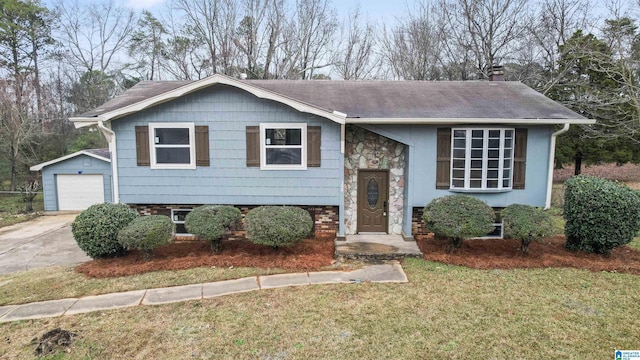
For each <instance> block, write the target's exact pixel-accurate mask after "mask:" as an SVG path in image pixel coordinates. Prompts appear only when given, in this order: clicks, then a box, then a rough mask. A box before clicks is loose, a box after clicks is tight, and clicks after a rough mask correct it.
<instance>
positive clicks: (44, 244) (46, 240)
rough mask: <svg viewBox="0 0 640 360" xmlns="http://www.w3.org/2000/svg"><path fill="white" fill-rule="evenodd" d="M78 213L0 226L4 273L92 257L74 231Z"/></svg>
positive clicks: (0, 262)
mask: <svg viewBox="0 0 640 360" xmlns="http://www.w3.org/2000/svg"><path fill="white" fill-rule="evenodd" d="M76 216H77V214H61V215H47V216H40V217H38V218H35V219H33V220H31V221H27V222H23V223H20V224H16V225H12V226H7V227H3V228H0V274H8V273H12V272H16V271H24V270H31V269H35V268H41V267H47V266H54V265H74V264H78V263H81V262H84V261H87V260H90V258H89V257H88V256H86V255H85V253H84V252H83V251H82V250H80V248H79V247H78V245H77V244H76V241H75V240H74V239H73V235H71V222H73V220H74V219H75V218H76Z"/></svg>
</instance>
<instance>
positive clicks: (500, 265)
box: [416, 235, 640, 275]
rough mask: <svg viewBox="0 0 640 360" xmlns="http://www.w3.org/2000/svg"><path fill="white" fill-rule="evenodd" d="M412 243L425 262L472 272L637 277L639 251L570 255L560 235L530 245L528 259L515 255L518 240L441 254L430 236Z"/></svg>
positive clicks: (473, 244) (469, 243)
mask: <svg viewBox="0 0 640 360" xmlns="http://www.w3.org/2000/svg"><path fill="white" fill-rule="evenodd" d="M416 241H417V243H418V246H419V247H420V250H422V252H423V253H424V258H425V260H431V261H438V262H442V263H446V264H451V265H460V266H466V267H470V268H474V269H513V268H548V267H570V268H578V269H586V270H591V271H612V272H622V273H630V274H636V275H640V251H638V250H635V249H632V248H630V247H629V246H621V247H619V248H617V249H614V250H612V251H611V254H610V255H608V256H605V255H598V254H588V253H585V252H581V251H576V252H572V251H569V250H567V249H565V247H564V243H565V237H564V236H555V237H552V238H548V239H544V240H543V241H541V242H534V243H532V244H531V245H530V246H529V255H528V256H520V255H519V254H518V247H519V245H520V243H519V242H518V241H514V240H507V239H477V240H465V241H464V242H463V244H462V247H461V248H460V249H457V250H454V251H453V252H452V253H447V252H446V251H445V247H446V245H447V242H446V241H443V240H436V239H434V238H433V236H432V235H426V236H425V235H420V236H416Z"/></svg>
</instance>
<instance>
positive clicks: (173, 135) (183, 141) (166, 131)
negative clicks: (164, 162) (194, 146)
mask: <svg viewBox="0 0 640 360" xmlns="http://www.w3.org/2000/svg"><path fill="white" fill-rule="evenodd" d="M155 130H156V132H155V134H156V139H155V143H156V144H160V145H189V129H188V128H156V129H155Z"/></svg>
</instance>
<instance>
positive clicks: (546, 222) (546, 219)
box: [500, 204, 553, 255]
mask: <svg viewBox="0 0 640 360" xmlns="http://www.w3.org/2000/svg"><path fill="white" fill-rule="evenodd" d="M500 215H501V217H502V221H503V226H504V237H505V238H507V239H513V240H520V250H519V251H520V254H521V255H527V254H528V252H529V245H530V244H531V242H533V241H540V240H542V239H544V238H546V237H549V236H551V235H553V219H552V218H551V215H550V214H549V213H548V212H546V211H544V210H542V209H541V208H537V207H533V206H530V205H521V204H513V205H509V206H507V207H506V208H504V209H503V210H502V212H501V213H500Z"/></svg>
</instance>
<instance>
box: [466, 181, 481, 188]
mask: <svg viewBox="0 0 640 360" xmlns="http://www.w3.org/2000/svg"><path fill="white" fill-rule="evenodd" d="M469 187H471V188H474V189H477V188H481V187H482V180H471V181H470V182H469Z"/></svg>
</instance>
